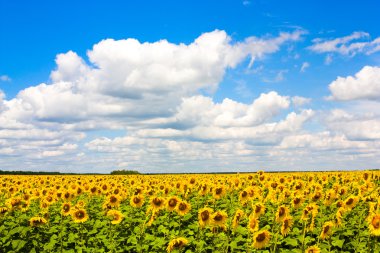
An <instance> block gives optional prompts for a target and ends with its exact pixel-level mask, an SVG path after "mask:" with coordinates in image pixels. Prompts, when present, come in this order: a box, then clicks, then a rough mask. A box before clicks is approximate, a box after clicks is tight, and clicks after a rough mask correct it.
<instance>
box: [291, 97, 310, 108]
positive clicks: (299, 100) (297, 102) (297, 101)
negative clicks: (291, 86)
mask: <svg viewBox="0 0 380 253" xmlns="http://www.w3.org/2000/svg"><path fill="white" fill-rule="evenodd" d="M291 100H292V103H293V105H294V106H295V107H301V106H304V105H306V104H309V103H310V102H311V98H305V97H301V96H294V97H292V99H291Z"/></svg>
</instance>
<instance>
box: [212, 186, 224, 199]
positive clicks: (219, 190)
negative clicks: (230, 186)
mask: <svg viewBox="0 0 380 253" xmlns="http://www.w3.org/2000/svg"><path fill="white" fill-rule="evenodd" d="M225 192H226V190H225V189H224V186H223V185H219V186H216V187H215V188H214V190H213V192H212V195H213V197H214V199H220V198H221V197H223V195H224V194H225Z"/></svg>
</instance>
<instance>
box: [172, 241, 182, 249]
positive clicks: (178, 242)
mask: <svg viewBox="0 0 380 253" xmlns="http://www.w3.org/2000/svg"><path fill="white" fill-rule="evenodd" d="M173 246H174V247H175V248H180V247H181V246H182V241H176V242H175V243H174V245H173Z"/></svg>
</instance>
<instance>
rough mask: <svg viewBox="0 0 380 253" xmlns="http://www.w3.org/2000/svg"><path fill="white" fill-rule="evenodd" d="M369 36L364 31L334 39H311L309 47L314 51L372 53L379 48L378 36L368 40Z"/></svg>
mask: <svg viewBox="0 0 380 253" xmlns="http://www.w3.org/2000/svg"><path fill="white" fill-rule="evenodd" d="M369 37H370V35H369V34H368V33H366V32H353V33H352V34H350V35H348V36H344V37H340V38H335V39H321V38H317V39H314V40H313V45H311V46H310V47H309V49H310V50H311V51H313V52H316V53H338V54H342V55H348V56H354V55H356V54H358V53H365V54H373V53H375V52H377V51H379V50H380V37H379V38H376V39H374V40H372V41H371V40H368V38H369ZM358 40H359V41H358Z"/></svg>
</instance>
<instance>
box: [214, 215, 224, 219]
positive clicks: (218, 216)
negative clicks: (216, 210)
mask: <svg viewBox="0 0 380 253" xmlns="http://www.w3.org/2000/svg"><path fill="white" fill-rule="evenodd" d="M222 219H223V216H222V215H221V214H217V215H215V218H214V220H216V221H221V220H222Z"/></svg>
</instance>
